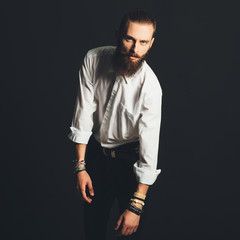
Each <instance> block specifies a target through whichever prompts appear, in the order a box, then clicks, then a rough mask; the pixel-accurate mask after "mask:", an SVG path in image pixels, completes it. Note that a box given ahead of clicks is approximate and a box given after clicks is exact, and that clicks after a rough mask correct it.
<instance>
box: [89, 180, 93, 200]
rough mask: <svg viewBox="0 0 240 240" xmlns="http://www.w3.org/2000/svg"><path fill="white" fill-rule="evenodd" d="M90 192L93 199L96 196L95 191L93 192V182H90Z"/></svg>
mask: <svg viewBox="0 0 240 240" xmlns="http://www.w3.org/2000/svg"><path fill="white" fill-rule="evenodd" d="M88 190H89V193H90V195H91V196H92V197H93V196H94V190H93V186H92V182H91V181H90V182H88Z"/></svg>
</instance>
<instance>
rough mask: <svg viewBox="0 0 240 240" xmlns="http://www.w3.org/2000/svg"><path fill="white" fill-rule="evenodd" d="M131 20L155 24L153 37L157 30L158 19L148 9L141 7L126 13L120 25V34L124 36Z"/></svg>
mask: <svg viewBox="0 0 240 240" xmlns="http://www.w3.org/2000/svg"><path fill="white" fill-rule="evenodd" d="M129 21H131V22H139V23H149V24H152V25H153V29H154V30H153V37H154V34H155V32H156V25H157V24H156V21H155V20H154V18H153V17H152V16H151V15H150V14H149V13H148V12H146V11H144V10H141V9H136V10H133V11H131V12H128V13H126V14H125V15H124V16H123V18H122V21H121V23H120V26H119V34H120V36H123V35H124V34H126V31H127V27H128V24H129Z"/></svg>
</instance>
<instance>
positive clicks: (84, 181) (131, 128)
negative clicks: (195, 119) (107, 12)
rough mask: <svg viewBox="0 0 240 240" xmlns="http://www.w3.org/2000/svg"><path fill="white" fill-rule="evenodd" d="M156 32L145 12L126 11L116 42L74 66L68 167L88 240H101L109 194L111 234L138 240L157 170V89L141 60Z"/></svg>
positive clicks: (119, 237) (159, 94) (158, 93)
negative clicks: (113, 217)
mask: <svg viewBox="0 0 240 240" xmlns="http://www.w3.org/2000/svg"><path fill="white" fill-rule="evenodd" d="M155 30H156V22H155V21H154V19H153V18H152V16H151V15H149V14H148V13H146V12H145V11H142V10H135V11H132V12H129V13H127V14H126V15H125V16H124V17H123V19H122V21H121V24H120V27H119V29H118V31H117V33H116V38H117V47H110V46H108V47H100V48H96V49H92V50H90V51H88V53H87V54H86V56H85V58H84V61H83V64H82V66H81V69H80V71H79V91H78V95H77V100H76V106H75V112H74V116H73V121H72V125H71V133H70V134H69V138H70V139H71V140H72V141H73V142H75V143H76V166H75V170H76V171H75V172H76V176H77V188H78V190H79V192H80V193H81V195H82V199H83V200H84V201H85V206H84V220H85V235H86V239H88V240H93V239H94V240H96V239H101V240H102V239H106V229H107V223H108V217H109V212H110V210H111V207H112V204H113V202H114V201H115V199H117V201H118V205H119V211H120V217H119V218H118V221H117V222H116V227H115V230H116V232H117V234H116V236H117V238H118V239H139V236H138V234H137V233H138V232H139V231H137V229H138V226H139V223H140V222H142V216H141V214H142V213H143V211H144V208H145V207H144V205H145V199H146V194H147V191H148V188H149V186H150V185H152V184H153V183H154V182H155V180H156V178H157V176H158V175H159V173H160V170H157V169H156V168H157V159H158V143H159V131H160V119H161V96H162V93H161V88H160V85H159V82H158V79H157V77H156V76H155V74H154V73H153V71H152V70H151V68H150V67H149V66H148V64H147V63H146V61H145V58H146V55H147V53H148V51H149V50H150V48H151V46H152V44H153V41H154V33H155ZM90 137H91V138H90ZM86 150H87V154H85V153H86ZM85 155H86V156H85ZM140 219H141V221H140Z"/></svg>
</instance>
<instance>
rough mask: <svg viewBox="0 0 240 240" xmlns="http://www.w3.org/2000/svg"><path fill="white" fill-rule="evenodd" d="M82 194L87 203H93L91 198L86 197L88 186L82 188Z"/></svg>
mask: <svg viewBox="0 0 240 240" xmlns="http://www.w3.org/2000/svg"><path fill="white" fill-rule="evenodd" d="M81 192H82V197H83V199H84V200H85V201H86V202H88V203H91V202H92V199H91V198H89V197H87V195H86V185H84V186H81Z"/></svg>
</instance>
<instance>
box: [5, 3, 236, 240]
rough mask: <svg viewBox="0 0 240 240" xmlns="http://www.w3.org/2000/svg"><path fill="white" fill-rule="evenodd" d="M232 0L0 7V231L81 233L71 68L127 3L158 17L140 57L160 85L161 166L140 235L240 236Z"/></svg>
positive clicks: (41, 235) (107, 35) (103, 37)
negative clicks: (72, 128)
mask: <svg viewBox="0 0 240 240" xmlns="http://www.w3.org/2000/svg"><path fill="white" fill-rule="evenodd" d="M237 2H238V1H235V2H230V1H222V2H221V1H214V2H213V1H206V2H204V1H177V0H175V1H153V0H149V1H137V0H136V1H131V2H128V1H126V0H124V1H117V2H114V1H94V2H93V1H79V0H78V1H77V0H71V1H60V0H59V1H48V2H47V1H46V2H45V1H30V0H29V1H8V2H6V1H5V3H4V4H3V3H2V4H1V5H2V6H1V10H2V13H1V17H2V20H1V22H2V23H3V26H2V28H1V42H2V43H1V48H2V50H1V58H2V64H1V67H2V70H1V90H2V91H1V92H2V93H1V101H0V103H1V120H2V123H1V133H2V134H1V139H2V141H1V202H2V204H1V206H2V210H1V214H0V215H1V218H2V224H1V225H2V230H1V235H2V238H1V239H34V240H35V239H41V240H43V239H59V240H60V239H83V235H84V234H83V222H82V206H81V204H80V202H79V199H78V198H77V196H76V194H75V192H74V186H75V185H74V183H75V182H74V179H73V175H72V166H73V163H72V160H73V159H74V145H73V144H72V143H71V142H70V141H69V140H68V138H67V134H68V133H69V126H70V123H71V118H72V114H73V108H74V102H75V96H76V91H77V75H78V69H79V66H80V64H81V61H82V58H83V56H84V54H85V53H86V51H87V50H88V49H91V48H94V47H98V46H103V45H114V44H115V39H114V31H115V29H116V28H117V26H118V23H119V21H120V19H121V17H122V15H123V13H125V12H126V11H128V10H129V9H132V8H135V7H142V8H144V9H147V10H149V11H150V12H151V13H153V15H154V16H155V18H156V19H157V21H158V29H157V35H156V40H155V43H154V46H153V47H152V50H151V54H150V56H149V58H148V63H149V65H150V66H151V67H152V69H153V70H154V72H155V73H156V75H157V76H158V77H159V80H160V83H161V86H162V89H163V109H162V112H163V118H162V126H161V142H160V156H159V160H160V161H159V167H160V168H161V169H162V173H161V174H160V176H159V178H158V180H157V181H156V183H155V184H154V185H153V186H152V188H151V190H150V192H149V195H148V199H150V204H149V206H148V213H147V221H146V222H145V228H144V230H143V233H142V239H145V238H148V239H151V240H155V239H163V240H165V239H171V240H172V239H217V238H218V237H220V236H221V237H222V236H226V237H228V238H229V239H233V237H234V238H235V237H237V236H239V235H240V234H239V233H240V229H239V226H240V221H239V213H240V207H239V202H240V190H239V180H240V176H239V167H240V163H239V160H240V156H239V131H240V128H239V121H240V117H239V100H240V99H239V87H240V84H239V75H240V74H239V73H240V71H239V63H240V51H239V50H240V49H239V48H240V47H239V41H240V31H239V23H240V17H239V6H238V4H237ZM114 223H115V222H114ZM114 223H112V224H114ZM96 239H97V238H96Z"/></svg>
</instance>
